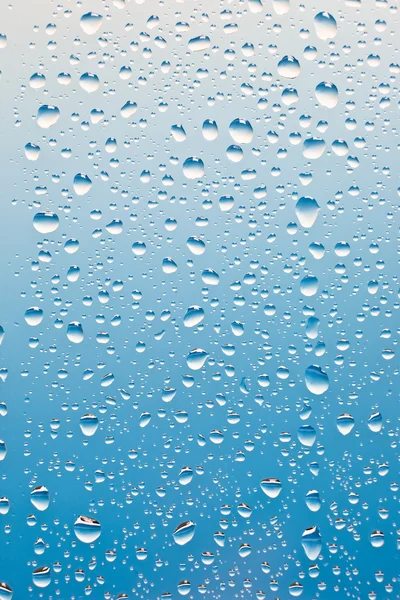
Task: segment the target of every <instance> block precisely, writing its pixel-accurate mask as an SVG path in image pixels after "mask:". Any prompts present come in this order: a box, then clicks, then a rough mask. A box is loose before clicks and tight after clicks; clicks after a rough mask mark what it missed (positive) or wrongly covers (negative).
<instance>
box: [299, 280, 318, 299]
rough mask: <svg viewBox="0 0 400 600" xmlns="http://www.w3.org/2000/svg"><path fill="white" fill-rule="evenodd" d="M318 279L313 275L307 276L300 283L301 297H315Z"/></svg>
mask: <svg viewBox="0 0 400 600" xmlns="http://www.w3.org/2000/svg"><path fill="white" fill-rule="evenodd" d="M318 284H319V282H318V279H317V278H316V277H314V276H313V275H307V276H306V277H304V278H303V279H302V280H301V282H300V291H301V293H302V294H303V296H307V297H310V296H315V294H316V293H317V292H318Z"/></svg>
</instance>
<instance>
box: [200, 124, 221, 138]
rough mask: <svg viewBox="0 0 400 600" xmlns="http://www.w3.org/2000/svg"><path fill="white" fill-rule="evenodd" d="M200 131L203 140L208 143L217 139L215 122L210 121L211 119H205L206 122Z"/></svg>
mask: <svg viewBox="0 0 400 600" xmlns="http://www.w3.org/2000/svg"><path fill="white" fill-rule="evenodd" d="M201 131H202V134H203V137H204V139H205V140H207V141H208V142H213V141H214V140H216V139H217V137H218V126H217V123H216V122H215V121H212V120H211V119H207V120H206V121H204V123H203V125H202V128H201Z"/></svg>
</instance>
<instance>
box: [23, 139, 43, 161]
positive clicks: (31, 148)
mask: <svg viewBox="0 0 400 600" xmlns="http://www.w3.org/2000/svg"><path fill="white" fill-rule="evenodd" d="M39 155H40V146H37V145H36V144H31V143H30V142H29V143H28V144H26V145H25V156H26V158H27V159H28V160H37V159H38V158H39Z"/></svg>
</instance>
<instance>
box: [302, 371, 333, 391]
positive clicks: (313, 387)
mask: <svg viewBox="0 0 400 600" xmlns="http://www.w3.org/2000/svg"><path fill="white" fill-rule="evenodd" d="M305 381H306V386H307V389H308V390H309V391H310V392H311V393H312V394H315V395H316V396H320V395H321V394H324V393H325V392H326V391H327V390H328V388H329V378H328V375H327V373H325V371H323V370H322V369H321V367H318V366H317V365H310V366H309V367H307V369H306V373H305Z"/></svg>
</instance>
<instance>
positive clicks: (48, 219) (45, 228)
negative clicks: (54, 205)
mask: <svg viewBox="0 0 400 600" xmlns="http://www.w3.org/2000/svg"><path fill="white" fill-rule="evenodd" d="M59 224H60V220H59V218H58V215H56V213H54V212H51V211H41V212H38V213H36V215H35V216H34V217H33V226H34V228H35V229H36V231H38V232H39V233H43V234H47V233H53V231H55V230H56V229H57V228H58V226H59Z"/></svg>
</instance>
